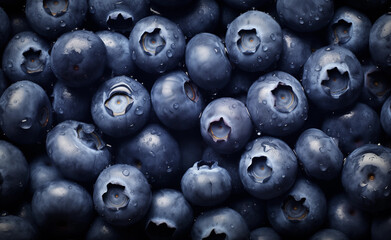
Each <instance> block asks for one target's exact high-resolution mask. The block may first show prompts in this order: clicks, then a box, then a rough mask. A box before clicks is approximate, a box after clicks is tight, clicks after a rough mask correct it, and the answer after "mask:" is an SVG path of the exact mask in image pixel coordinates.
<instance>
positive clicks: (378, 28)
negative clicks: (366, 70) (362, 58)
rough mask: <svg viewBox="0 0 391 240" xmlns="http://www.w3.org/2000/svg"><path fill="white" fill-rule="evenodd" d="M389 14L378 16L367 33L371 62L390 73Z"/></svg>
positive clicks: (390, 15) (390, 35) (390, 19)
mask: <svg viewBox="0 0 391 240" xmlns="http://www.w3.org/2000/svg"><path fill="white" fill-rule="evenodd" d="M390 22H391V14H389V13H386V14H384V15H382V16H380V17H379V18H378V19H377V20H376V21H375V23H374V24H373V25H372V28H371V31H370V33H369V52H370V54H371V58H372V60H373V62H374V63H375V64H376V65H377V66H379V67H380V68H382V69H383V70H385V71H387V72H389V73H390V72H391V50H390V49H391V40H390V37H391V32H390V30H389V28H390V26H389V25H390Z"/></svg>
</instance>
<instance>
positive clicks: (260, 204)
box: [228, 195, 267, 231]
mask: <svg viewBox="0 0 391 240" xmlns="http://www.w3.org/2000/svg"><path fill="white" fill-rule="evenodd" d="M228 206H229V207H230V208H232V209H233V210H235V211H237V212H238V213H239V214H240V215H242V217H243V219H244V221H246V224H247V226H248V229H249V230H250V231H251V230H254V229H256V228H258V227H260V226H265V225H266V223H267V216H266V203H265V202H264V201H262V200H259V199H257V198H254V197H251V196H247V195H238V197H237V198H234V199H232V200H231V201H229V202H228Z"/></svg>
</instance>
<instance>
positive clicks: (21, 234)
mask: <svg viewBox="0 0 391 240" xmlns="http://www.w3.org/2000/svg"><path fill="white" fill-rule="evenodd" d="M37 232H38V231H37V229H35V227H34V226H33V225H32V224H31V223H30V222H29V221H28V220H26V219H24V218H22V217H18V216H13V215H7V216H1V217H0V239H13V240H24V239H30V240H34V239H38V238H37V237H38V233H37Z"/></svg>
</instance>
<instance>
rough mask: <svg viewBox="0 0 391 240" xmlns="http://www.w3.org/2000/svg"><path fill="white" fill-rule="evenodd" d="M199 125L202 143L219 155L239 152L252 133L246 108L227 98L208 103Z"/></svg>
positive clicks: (240, 103) (237, 101)
mask: <svg viewBox="0 0 391 240" xmlns="http://www.w3.org/2000/svg"><path fill="white" fill-rule="evenodd" d="M200 124H201V135H202V138H203V139H204V141H205V142H206V143H207V144H208V145H209V146H211V147H212V148H213V149H214V150H216V151H217V152H220V153H227V154H229V153H233V152H237V151H239V150H240V149H242V148H243V147H244V146H245V145H246V144H247V141H248V140H249V139H250V137H251V134H252V132H253V126H252V123H251V119H250V114H249V113H248V110H247V108H246V106H245V105H244V104H243V103H242V102H241V101H239V100H236V99H234V98H229V97H225V98H218V99H215V100H213V101H212V102H210V103H209V104H208V105H207V106H206V108H205V109H204V111H203V112H202V116H201V121H200Z"/></svg>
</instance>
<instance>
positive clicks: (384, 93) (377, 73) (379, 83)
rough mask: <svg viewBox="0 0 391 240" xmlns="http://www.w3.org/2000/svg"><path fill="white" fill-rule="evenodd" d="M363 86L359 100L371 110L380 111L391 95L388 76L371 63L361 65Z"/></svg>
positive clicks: (390, 84)
mask: <svg viewBox="0 0 391 240" xmlns="http://www.w3.org/2000/svg"><path fill="white" fill-rule="evenodd" d="M362 69H363V72H364V86H363V89H362V92H361V96H360V98H359V100H360V101H361V102H362V103H365V104H367V105H368V106H370V107H372V108H373V109H376V110H380V108H381V107H382V105H383V103H384V102H385V101H386V100H387V98H388V97H389V96H390V93H391V83H390V82H389V76H388V75H387V74H386V72H384V71H383V70H381V69H379V68H378V67H376V66H375V65H374V64H373V63H372V62H367V63H364V64H363V65H362Z"/></svg>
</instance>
